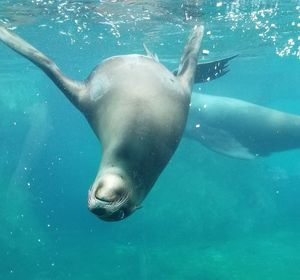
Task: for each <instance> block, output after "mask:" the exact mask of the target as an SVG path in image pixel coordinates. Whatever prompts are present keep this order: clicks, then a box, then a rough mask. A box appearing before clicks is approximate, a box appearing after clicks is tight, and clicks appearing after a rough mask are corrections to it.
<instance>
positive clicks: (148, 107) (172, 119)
mask: <svg viewBox="0 0 300 280" xmlns="http://www.w3.org/2000/svg"><path fill="white" fill-rule="evenodd" d="M203 30H204V28H203V26H196V27H195V28H193V29H192V31H191V33H190V36H189V38H188V41H187V43H186V45H185V47H184V51H183V55H182V57H181V60H180V64H179V68H178V69H179V70H178V71H176V74H173V73H172V72H170V71H169V70H168V69H167V68H166V67H164V66H163V65H162V64H160V63H159V62H158V60H157V59H156V57H155V56H153V55H152V54H150V53H149V52H148V54H147V55H146V56H145V55H138V54H132V55H122V56H115V57H111V58H108V59H106V60H104V61H102V63H100V64H98V65H97V66H96V67H95V68H94V70H93V71H92V72H91V74H90V75H89V76H88V78H87V79H85V80H84V81H75V80H72V79H70V78H68V77H66V76H65V75H64V74H63V73H62V72H61V70H60V69H59V68H58V67H57V65H56V64H55V63H54V62H53V61H52V60H51V59H49V58H48V57H47V56H45V55H44V54H43V53H42V52H40V51H39V50H37V49H35V48H34V47H33V46H32V45H30V44H29V43H27V42H26V41H25V40H23V39H22V38H20V37H19V36H18V35H16V34H14V33H12V32H11V31H9V30H7V29H5V28H4V27H2V26H0V40H1V41H2V42H3V43H4V44H6V45H7V46H8V47H10V48H11V49H13V50H14V51H16V52H17V53H19V54H20V55H22V56H23V57H25V58H26V59H28V60H30V61H31V62H32V63H34V64H35V65H36V66H37V67H39V68H40V69H41V70H42V71H44V72H45V73H46V75H47V76H48V77H49V78H50V79H51V80H52V81H53V82H54V83H55V84H56V86H57V87H58V88H59V89H60V90H61V92H62V93H63V94H64V95H65V96H66V97H67V98H68V99H69V100H70V102H71V103H72V104H73V105H74V106H75V107H76V108H77V109H78V110H79V111H80V112H81V113H82V114H83V115H84V116H85V118H86V119H87V121H88V123H89V124H90V126H91V128H92V129H93V131H94V132H95V134H96V137H97V138H98V139H99V141H100V143H101V146H102V158H101V161H100V166H99V169H98V173H97V176H96V178H95V180H94V182H93V184H92V185H91V187H90V190H89V195H88V208H89V210H90V211H91V212H92V213H94V214H95V215H96V216H98V217H99V218H101V219H102V220H105V221H119V220H123V219H124V218H126V217H128V216H129V215H130V214H132V213H133V212H134V211H135V210H136V209H138V208H139V207H140V205H141V203H142V201H143V200H144V199H145V197H146V196H147V194H148V193H149V191H150V190H151V188H152V186H153V185H154V183H155V181H156V180H157V178H158V177H159V175H160V174H161V172H162V171H163V169H164V168H165V166H166V165H167V163H168V161H169V160H170V158H171V157H172V155H173V153H174V152H175V150H176V148H177V146H178V144H179V142H180V139H181V137H182V133H183V130H184V127H185V124H186V120H187V115H188V111H189V103H190V97H191V93H192V85H193V82H194V78H195V73H196V69H197V60H198V54H199V49H200V44H201V40H202V37H203ZM82 168H84V167H82Z"/></svg>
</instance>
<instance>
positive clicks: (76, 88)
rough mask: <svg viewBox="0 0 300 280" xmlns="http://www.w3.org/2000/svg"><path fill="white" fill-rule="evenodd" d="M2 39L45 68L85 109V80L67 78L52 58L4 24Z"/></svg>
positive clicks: (72, 100) (0, 38)
mask: <svg viewBox="0 0 300 280" xmlns="http://www.w3.org/2000/svg"><path fill="white" fill-rule="evenodd" d="M0 41H2V42H3V43H4V44H6V45H7V46H8V47H10V48H11V49H13V50H14V51H15V52H17V53H19V54H20V55H22V56H24V57H25V58H27V59H28V60H30V61H31V62H32V63H34V64H35V65H36V66H37V67H39V68H40V69H41V70H43V71H44V72H45V73H46V74H47V75H48V77H49V78H50V79H51V80H52V81H53V82H54V83H55V84H56V85H57V87H58V88H59V89H60V90H61V91H62V92H63V93H64V94H65V96H66V97H67V98H68V99H69V100H70V101H71V102H72V103H73V104H74V105H75V106H76V107H77V108H78V109H80V110H82V109H83V106H84V101H85V99H87V94H86V86H85V84H84V83H83V82H78V81H74V80H71V79H69V78H67V77H66V76H65V75H64V74H63V73H62V72H61V71H60V69H59V68H58V67H57V65H56V64H55V63H54V62H53V61H52V60H50V59H49V58H48V57H47V56H45V55H44V54H43V53H41V52H40V51H39V50H37V49H35V48H34V47H33V46H31V45H30V44H29V43H27V42H26V41H24V40H23V39H22V38H20V37H19V36H18V35H16V34H14V33H13V32H10V31H8V30H7V29H5V28H4V27H3V26H0Z"/></svg>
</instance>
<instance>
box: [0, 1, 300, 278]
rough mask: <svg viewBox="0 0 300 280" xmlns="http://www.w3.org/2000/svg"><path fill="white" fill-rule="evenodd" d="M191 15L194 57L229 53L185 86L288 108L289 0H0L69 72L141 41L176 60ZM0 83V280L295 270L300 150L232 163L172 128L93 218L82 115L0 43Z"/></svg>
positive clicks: (90, 158) (291, 69) (299, 35)
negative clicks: (140, 180)
mask: <svg viewBox="0 0 300 280" xmlns="http://www.w3.org/2000/svg"><path fill="white" fill-rule="evenodd" d="M197 23H203V24H204V25H205V36H204V39H203V44H202V50H203V51H202V54H201V56H200V59H201V60H204V61H205V60H208V61H210V60H214V59H220V58H223V57H228V56H231V55H236V54H238V57H236V58H235V59H233V60H232V61H230V63H229V64H230V65H229V69H230V71H229V73H227V74H226V75H224V76H223V77H221V78H219V79H216V80H213V81H210V82H207V83H204V84H197V85H195V89H194V91H195V93H194V94H207V95H219V96H227V97H233V98H237V99H241V100H245V101H249V102H253V103H255V104H259V105H262V106H266V107H270V108H274V109H277V110H281V111H284V112H289V113H294V114H298V115H300V91H299V85H300V82H299V73H300V60H299V59H300V32H299V31H300V2H299V0H289V1H287V0H285V1H279V0H272V1H266V0H252V1H245V0H226V1H208V0H193V1H192V0H185V1H184V0H180V1H179V0H173V1H171V0H157V1H150V0H148V1H147V0H140V1H138V0H127V1H126V0H123V1H121V0H114V1H106V0H103V1H96V0H94V1H92V0H91V1H71V0H57V1H50V0H31V1H25V0H23V1H21V0H16V1H13V0H4V1H1V2H0V24H1V25H4V26H6V27H8V28H10V29H12V30H14V31H15V32H16V33H18V34H19V35H20V36H21V37H23V38H24V39H26V40H27V41H28V42H30V43H31V44H33V45H34V46H35V47H36V48H38V49H39V50H41V51H42V52H43V53H45V54H46V55H48V56H49V57H51V58H52V59H53V60H54V61H55V62H56V63H57V65H58V66H59V67H60V68H61V69H62V71H63V72H64V73H65V74H66V75H68V76H70V77H72V78H74V79H81V80H82V79H85V78H86V76H87V75H88V74H89V73H90V71H91V70H92V69H93V68H94V67H95V66H96V64H97V63H100V62H101V61H102V60H103V59H105V58H108V57H110V56H113V55H119V54H128V53H141V54H143V53H144V50H143V43H145V44H146V45H147V46H148V48H149V49H150V50H152V51H153V52H155V53H157V55H158V57H159V59H160V61H161V63H163V64H164V65H166V66H167V67H168V68H169V69H170V70H172V69H175V68H177V66H178V61H179V59H180V55H181V53H182V48H183V45H184V42H185V40H186V37H187V35H188V32H189V30H190V29H191V28H192V27H193V26H194V25H195V24H197ZM0 85H1V87H0V119H1V121H0V157H1V160H0V196H1V198H2V201H1V203H0V259H1V262H0V279H5V280H6V279H39V280H46V279H102V280H105V279H141V280H148V279H203V280H227V279H228V280H229V279H230V280H233V279H241V280H248V279H249V280H250V279H251V280H252V279H264V280H267V279H272V280H277V279H278V280H279V279H285V280H288V279H293V280H294V279H300V267H299V264H300V219H299V218H300V161H299V158H300V150H290V151H286V152H282V153H276V154H273V155H271V156H270V157H265V158H257V159H255V160H238V159H234V158H230V157H226V156H223V155H221V154H218V153H215V152H213V151H210V150H208V149H206V148H205V147H204V146H201V145H200V144H199V143H197V142H195V141H192V140H189V139H186V138H183V139H182V141H181V144H180V146H179V148H178V150H177V151H176V154H175V155H174V157H173V158H172V159H171V161H170V163H169V164H168V166H167V168H166V169H165V170H164V172H163V173H162V175H161V176H160V178H159V179H158V181H157V182H156V184H155V186H154V188H153V189H152V191H151V192H150V194H149V195H148V197H147V198H146V200H145V201H144V203H143V208H142V209H141V210H139V211H137V212H136V213H135V214H134V215H132V216H131V217H129V218H128V219H125V220H124V221H121V222H117V223H106V222H103V221H101V220H99V219H97V218H96V217H95V216H94V215H92V214H91V213H90V212H89V211H88V210H87V192H88V189H89V186H90V184H91V183H92V182H93V179H94V177H95V175H96V171H97V168H98V164H99V159H100V156H101V150H100V149H99V144H98V142H97V139H96V137H95V136H94V134H93V132H92V130H91V129H90V127H89V125H88V123H87V122H86V120H85V119H84V117H83V116H82V115H81V114H80V113H79V112H78V111H77V110H76V109H75V108H74V107H73V106H72V105H71V104H70V103H69V101H68V100H67V99H66V98H65V97H64V96H63V95H62V94H61V93H60V92H59V90H58V89H57V88H56V87H55V86H54V85H53V83H52V82H51V81H50V80H49V79H48V77H46V76H45V74H44V73H42V72H41V71H40V70H39V69H37V68H36V67H35V66H34V65H32V64H31V63H30V62H28V61H27V60H25V59H24V58H22V57H21V56H19V55H17V54H15V53H14V52H12V51H11V50H10V49H8V48H7V47H6V46H4V45H3V44H2V43H1V44H0Z"/></svg>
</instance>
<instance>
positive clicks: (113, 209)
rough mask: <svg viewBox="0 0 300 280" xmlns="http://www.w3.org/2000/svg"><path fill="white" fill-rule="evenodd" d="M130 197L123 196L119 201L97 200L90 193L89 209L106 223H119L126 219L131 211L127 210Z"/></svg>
mask: <svg viewBox="0 0 300 280" xmlns="http://www.w3.org/2000/svg"><path fill="white" fill-rule="evenodd" d="M127 203H128V195H124V196H122V197H121V198H120V199H118V200H113V201H111V200H109V199H104V198H101V199H99V198H97V196H96V195H93V194H92V192H91V191H89V198H88V208H89V210H90V211H91V212H92V213H93V214H95V215H96V216H97V217H98V218H100V219H102V220H105V221H119V220H122V219H124V218H126V217H127V216H128V215H129V213H130V212H131V211H130V210H128V209H127V207H126V205H127Z"/></svg>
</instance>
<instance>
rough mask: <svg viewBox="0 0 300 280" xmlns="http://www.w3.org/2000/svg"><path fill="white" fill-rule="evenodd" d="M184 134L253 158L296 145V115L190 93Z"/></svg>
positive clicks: (299, 140)
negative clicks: (189, 105) (189, 104)
mask: <svg viewBox="0 0 300 280" xmlns="http://www.w3.org/2000/svg"><path fill="white" fill-rule="evenodd" d="M184 136H185V137H187V138H190V139H194V140H196V141H198V142H200V143H201V144H203V145H205V146H206V147H208V148H210V149H211V150H213V151H216V152H219V153H222V154H224V155H227V156H230V157H234V158H240V159H254V158H257V157H265V156H269V155H271V154H272V153H274V152H280V151H286V150H290V149H297V148H300V116H297V115H293V114H288V113H283V112H280V111H277V110H273V109H270V108H266V107H263V106H259V105H255V104H253V103H249V102H246V101H242V100H238V99H234V98H229V97H221V96H209V95H205V94H196V93H194V94H193V96H192V98H191V108H190V111H189V116H188V121H187V125H186V129H185V132H184Z"/></svg>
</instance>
